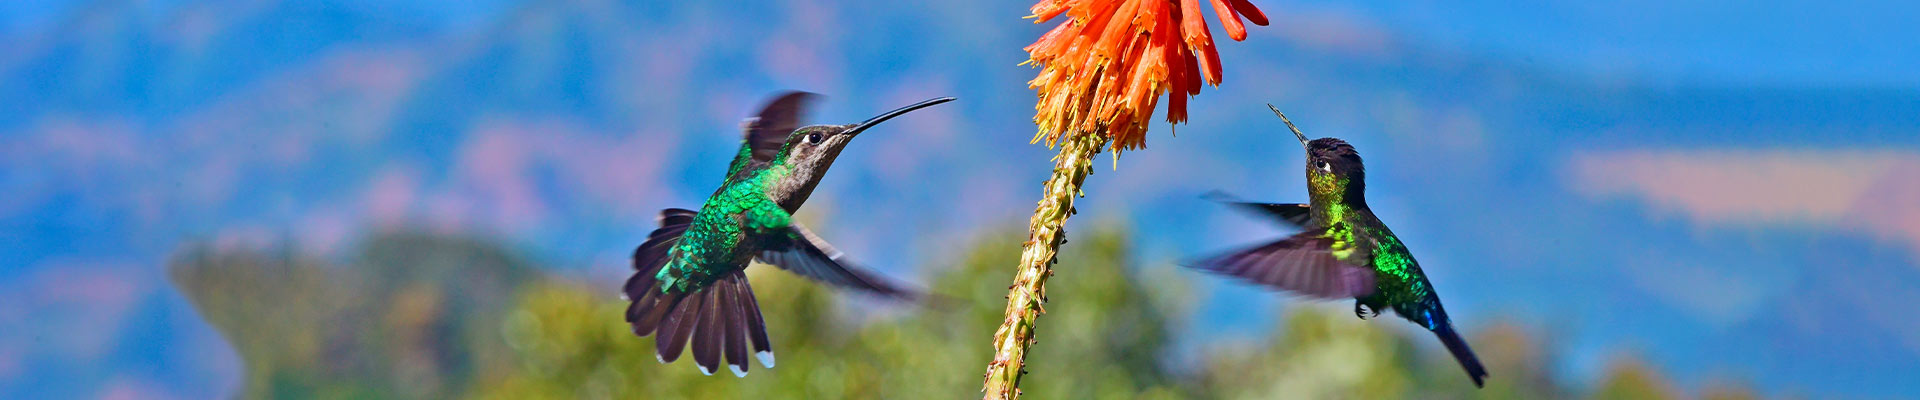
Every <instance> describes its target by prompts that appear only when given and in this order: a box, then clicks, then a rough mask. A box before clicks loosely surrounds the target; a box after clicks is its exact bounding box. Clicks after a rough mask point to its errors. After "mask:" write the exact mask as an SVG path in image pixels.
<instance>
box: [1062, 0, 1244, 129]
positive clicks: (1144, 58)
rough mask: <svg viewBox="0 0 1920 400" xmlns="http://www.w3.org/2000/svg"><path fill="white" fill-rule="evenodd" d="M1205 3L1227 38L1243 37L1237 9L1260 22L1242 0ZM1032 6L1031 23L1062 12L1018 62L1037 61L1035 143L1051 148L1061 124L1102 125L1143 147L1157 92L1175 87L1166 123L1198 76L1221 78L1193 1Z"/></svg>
mask: <svg viewBox="0 0 1920 400" xmlns="http://www.w3.org/2000/svg"><path fill="white" fill-rule="evenodd" d="M1209 1H1211V2H1212V3H1213V11H1214V13H1215V14H1216V15H1218V16H1219V18H1220V21H1221V25H1224V26H1225V27H1226V29H1227V36H1228V37H1231V38H1233V40H1245V39H1246V38H1247V28H1246V26H1245V25H1242V24H1241V22H1240V18H1241V17H1243V16H1244V17H1245V18H1246V19H1247V20H1248V21H1252V22H1253V23H1254V25H1262V26H1264V25H1266V24H1267V16H1266V14H1263V13H1261V12H1260V9H1259V8H1255V7H1254V6H1253V4H1252V3H1248V2H1247V0H1209ZM1176 3H1177V4H1176ZM1032 12H1033V15H1032V16H1029V17H1028V18H1034V19H1035V21H1034V23H1041V22H1046V21H1048V20H1051V19H1053V18H1054V17H1058V16H1060V14H1066V15H1067V17H1068V18H1069V20H1067V21H1066V22H1063V23H1061V24H1060V26H1059V27H1055V28H1053V31H1050V32H1047V34H1046V35H1044V36H1041V37H1040V40H1038V41H1035V42H1033V44H1031V45H1028V46H1027V47H1026V51H1027V54H1028V60H1027V62H1028V63H1033V64H1036V65H1039V66H1040V67H1041V70H1040V75H1039V76H1037V77H1035V78H1033V80H1032V81H1030V82H1028V83H1027V86H1028V87H1031V88H1033V89H1035V90H1036V91H1038V92H1039V95H1040V100H1039V102H1038V103H1037V104H1036V105H1035V106H1034V109H1035V110H1036V112H1035V113H1034V116H1033V122H1034V123H1035V124H1036V125H1039V127H1040V132H1039V133H1037V134H1035V135H1034V138H1033V140H1034V141H1036V142H1038V141H1040V139H1041V138H1042V137H1044V138H1046V139H1047V143H1048V145H1049V146H1051V145H1053V144H1055V143H1057V142H1058V141H1059V140H1060V137H1061V134H1062V133H1064V132H1068V131H1075V132H1102V131H1104V132H1106V134H1107V135H1108V136H1110V137H1111V138H1112V139H1113V149H1114V150H1115V151H1118V150H1124V149H1137V148H1142V147H1145V146H1146V132H1147V122H1148V121H1147V119H1149V118H1151V117H1152V116H1153V109H1154V107H1155V106H1156V105H1157V103H1158V102H1159V100H1160V95H1161V94H1164V93H1167V92H1169V91H1171V92H1173V93H1174V95H1173V96H1172V98H1173V100H1172V104H1171V105H1169V106H1168V107H1167V122H1168V123H1180V122H1183V121H1186V120H1187V98H1188V97H1191V96H1193V95H1197V94H1200V86H1201V83H1200V80H1201V79H1202V78H1205V79H1206V82H1207V83H1209V84H1212V85H1214V86H1219V85H1220V53H1219V52H1217V51H1215V50H1214V48H1213V36H1212V34H1211V33H1209V32H1208V31H1207V23H1206V20H1204V19H1202V18H1201V14H1200V12H1201V11H1200V0H1040V2H1039V3H1035V4H1034V5H1033V9H1032Z"/></svg>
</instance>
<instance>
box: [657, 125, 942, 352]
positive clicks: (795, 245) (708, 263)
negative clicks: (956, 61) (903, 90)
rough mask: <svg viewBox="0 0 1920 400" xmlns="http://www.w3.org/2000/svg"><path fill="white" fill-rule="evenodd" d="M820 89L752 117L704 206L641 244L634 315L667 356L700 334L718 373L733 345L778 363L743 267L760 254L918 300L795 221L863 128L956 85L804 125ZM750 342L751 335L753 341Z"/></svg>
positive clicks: (674, 212)
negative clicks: (858, 118)
mask: <svg viewBox="0 0 1920 400" xmlns="http://www.w3.org/2000/svg"><path fill="white" fill-rule="evenodd" d="M817 97H818V95H815V94H812V93H806V92H788V93H784V94H782V95H780V96H778V97H775V98H774V99H773V100H772V101H769V102H768V103H767V104H766V106H765V107H763V108H762V109H761V110H760V113H759V114H758V115H757V116H756V117H754V118H751V119H748V120H747V123H745V124H744V125H743V128H744V129H743V130H744V131H745V132H744V134H745V140H743V142H742V143H741V145H740V151H739V153H738V154H737V155H736V156H734V158H733V163H732V164H730V165H729V166H728V168H727V175H726V179H725V180H724V181H723V182H721V184H720V188H719V189H717V190H715V191H714V192H713V195H712V196H710V197H708V198H707V201H706V203H704V204H702V205H701V206H700V209H699V210H698V211H695V210H686V209H679V208H669V209H665V210H661V211H660V215H659V218H658V222H659V224H660V228H659V229H655V230H653V232H652V233H651V234H649V235H648V237H647V240H646V241H645V242H643V243H641V244H640V247H639V248H636V249H634V252H633V269H634V270H635V273H634V274H633V277H631V278H628V279H627V281H626V284H625V286H624V287H623V288H622V294H623V295H624V298H625V299H628V300H629V301H631V302H632V303H631V304H629V305H628V306H627V312H626V319H627V323H628V324H630V325H632V327H633V333H634V334H635V335H638V336H642V337H644V336H647V335H650V334H651V335H654V350H655V352H656V357H657V358H658V359H659V360H660V362H661V363H671V362H673V361H674V360H677V359H679V358H680V354H681V352H682V350H683V349H684V348H686V347H687V345H688V343H689V341H691V343H692V347H693V360H694V363H695V364H697V365H698V366H699V368H700V372H701V373H704V374H707V375H712V374H713V373H714V371H716V370H718V367H719V365H720V362H721V359H722V358H723V357H724V358H725V361H726V363H727V367H728V369H729V370H731V371H732V372H733V374H734V375H735V376H741V377H744V376H746V375H747V369H748V367H747V364H748V361H747V353H748V352H749V351H751V352H752V353H753V355H754V357H755V358H757V359H759V361H760V364H761V365H762V366H764V367H766V368H773V364H774V362H773V361H774V360H773V347H772V343H771V342H770V341H769V340H768V338H767V327H766V321H765V320H764V319H762V317H761V315H760V305H759V303H758V302H757V301H756V300H754V296H753V287H752V286H751V285H749V284H748V282H747V276H746V274H745V273H744V272H743V271H745V270H746V268H747V266H748V265H749V263H750V262H751V261H753V260H759V261H760V262H762V263H766V264H771V265H773V266H776V267H779V268H781V269H785V270H787V271H790V272H793V273H795V274H799V275H801V276H804V277H807V278H809V279H813V280H816V281H820V282H824V283H827V284H829V285H833V286H838V287H843V288H850V289H854V290H858V291H862V292H866V293H872V294H875V295H877V296H879V297H882V298H887V299H892V300H912V299H916V298H918V297H919V294H917V293H916V292H914V291H912V290H910V289H907V288H905V287H903V286H901V285H899V284H896V283H893V282H890V281H888V280H886V279H883V278H881V277H880V276H879V275H877V274H874V273H873V272H869V271H866V270H864V269H862V268H861V267H860V266H859V265H858V264H856V263H854V262H852V261H851V260H849V259H848V258H847V257H846V255H845V254H842V253H841V252H840V251H839V250H835V249H834V248H833V246H832V245H829V244H827V242H826V241H825V240H822V239H821V238H820V237H819V236H817V235H815V234H813V232H812V231H809V230H807V228H806V227H803V226H800V224H799V223H796V222H794V220H793V213H794V212H795V211H797V210H799V209H800V205H801V204H803V203H806V201H807V197H808V196H809V195H811V194H812V193H813V189H814V187H815V186H817V185H819V184H820V178H821V177H822V176H823V175H825V174H826V172H827V168H828V167H832V166H833V160H834V158H836V157H838V156H839V155H840V151H841V150H843V149H845V148H846V146H847V143H848V142H850V141H852V140H853V138H854V137H856V136H859V135H860V133H861V132H866V131H867V130H869V129H871V128H873V127H874V126H875V125H878V124H879V123H880V122H882V121H886V120H888V119H891V118H893V117H897V116H900V115H901V114H906V113H908V112H911V111H913V110H918V109H921V108H926V107H928V106H932V105H935V104H940V103H945V102H948V101H953V98H952V97H941V98H935V99H929V100H926V101H922V102H919V103H915V104H913V105H909V106H906V107H901V108H899V109H895V110H893V111H888V112H886V113H882V114H880V115H879V116H875V117H873V118H870V119H867V120H866V121H864V122H860V123H857V124H848V125H810V126H804V127H801V126H798V123H799V120H800V119H801V117H802V116H803V115H804V114H806V112H807V110H808V109H809V108H810V104H811V103H813V102H814V101H815V99H816V98H817ZM749 345H751V347H749Z"/></svg>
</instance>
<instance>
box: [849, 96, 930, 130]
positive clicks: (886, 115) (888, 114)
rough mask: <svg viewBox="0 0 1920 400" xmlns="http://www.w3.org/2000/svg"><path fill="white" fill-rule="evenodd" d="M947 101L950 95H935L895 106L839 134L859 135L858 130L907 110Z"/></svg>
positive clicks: (870, 126)
mask: <svg viewBox="0 0 1920 400" xmlns="http://www.w3.org/2000/svg"><path fill="white" fill-rule="evenodd" d="M949 101H953V98H952V97H936V98H931V99H927V100H926V101H922V102H919V103H913V105H910V106H906V107H900V108H896V109H893V111H888V112H885V113H881V114H880V115H876V116H874V117H873V118H867V120H866V121H861V122H860V123H859V124H854V125H853V127H851V128H847V130H846V131H844V132H843V133H841V134H843V135H848V136H853V135H859V134H860V131H865V130H867V128H872V127H873V126H874V125H879V124H880V123H881V122H884V121H886V120H889V119H893V117H898V116H900V114H906V113H908V112H912V111H913V110H918V109H922V108H927V107H932V106H933V105H935V104H940V103H945V102H949Z"/></svg>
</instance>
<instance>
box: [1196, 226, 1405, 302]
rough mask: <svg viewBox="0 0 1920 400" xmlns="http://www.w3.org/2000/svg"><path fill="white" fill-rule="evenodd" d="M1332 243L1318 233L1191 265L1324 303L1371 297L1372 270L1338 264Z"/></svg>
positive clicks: (1332, 241) (1289, 238)
mask: <svg viewBox="0 0 1920 400" xmlns="http://www.w3.org/2000/svg"><path fill="white" fill-rule="evenodd" d="M1333 243H1334V240H1333V239H1329V238H1326V237H1322V236H1321V232H1320V231H1313V232H1301V233H1300V234H1297V235H1293V236H1292V237H1288V238H1286V239H1281V240H1278V241H1274V242H1272V243H1267V244H1262V245H1259V246H1254V247H1251V248H1248V249H1245V250H1240V251H1235V252H1232V253H1227V254H1224V255H1220V256H1217V257H1213V258H1209V259H1206V260H1202V261H1200V262H1199V263H1195V264H1194V265H1191V267H1193V268H1198V269H1201V270H1205V271H1208V272H1213V273H1218V274H1222V275H1231V276H1235V277H1239V278H1242V279H1246V280H1248V281H1252V282H1254V283H1258V284H1262V285H1266V286H1269V287H1273V288H1276V289H1280V290H1285V291H1288V292H1293V293H1298V294H1302V295H1306V296H1311V297H1318V298H1325V299H1351V298H1357V297H1364V296H1366V295H1368V294H1372V293H1373V283H1374V281H1373V278H1374V277H1373V270H1372V269H1369V268H1367V267H1364V266H1359V265H1353V264H1349V263H1346V262H1343V261H1340V259H1339V258H1338V257H1335V256H1334V255H1333Z"/></svg>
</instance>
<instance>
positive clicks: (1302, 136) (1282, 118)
mask: <svg viewBox="0 0 1920 400" xmlns="http://www.w3.org/2000/svg"><path fill="white" fill-rule="evenodd" d="M1267 109H1269V110H1273V115H1278V116H1280V122H1285V123H1287V129H1291V130H1293V138H1294V139H1300V148H1302V149H1305V148H1307V134H1305V133H1300V128H1297V127H1294V126H1293V121H1291V120H1288V119H1287V114H1283V113H1281V112H1280V108H1279V107H1274V106H1273V103H1267Z"/></svg>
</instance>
